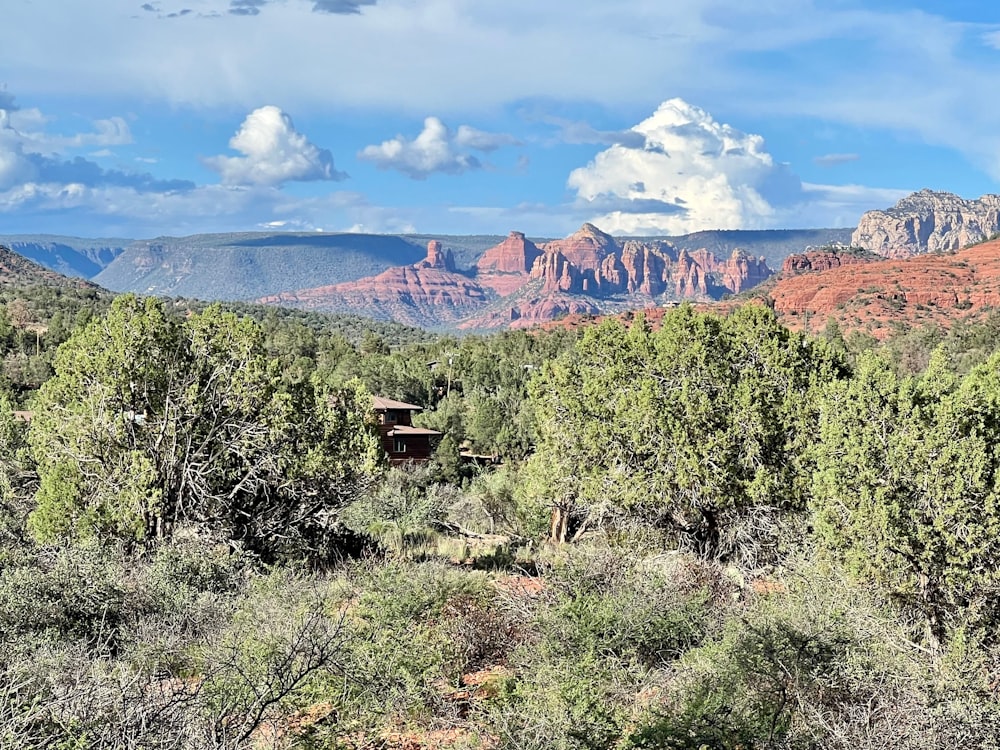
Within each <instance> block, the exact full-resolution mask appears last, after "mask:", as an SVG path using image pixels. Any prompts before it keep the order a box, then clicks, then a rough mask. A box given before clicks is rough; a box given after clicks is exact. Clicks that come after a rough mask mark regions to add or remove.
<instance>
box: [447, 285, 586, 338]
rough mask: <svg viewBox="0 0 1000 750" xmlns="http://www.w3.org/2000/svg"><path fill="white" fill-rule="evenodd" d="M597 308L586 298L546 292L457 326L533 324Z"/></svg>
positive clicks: (525, 325) (523, 326) (511, 326)
mask: <svg viewBox="0 0 1000 750" xmlns="http://www.w3.org/2000/svg"><path fill="white" fill-rule="evenodd" d="M599 312H600V308H599V307H597V305H595V304H594V303H593V302H589V301H587V300H586V299H579V298H577V297H573V296H572V295H566V294H559V293H554V294H547V295H545V296H542V297H536V298H532V299H528V300H519V301H518V304H517V305H516V306H514V307H506V308H504V309H502V310H490V311H488V312H486V313H483V314H481V315H477V316H475V317H473V318H469V319H467V320H464V321H463V322H462V323H460V324H459V328H466V329H474V330H487V329H492V328H532V327H534V326H537V325H539V324H541V323H545V322H547V321H552V320H556V319H558V318H562V317H566V316H588V315H596V314H597V313H599Z"/></svg>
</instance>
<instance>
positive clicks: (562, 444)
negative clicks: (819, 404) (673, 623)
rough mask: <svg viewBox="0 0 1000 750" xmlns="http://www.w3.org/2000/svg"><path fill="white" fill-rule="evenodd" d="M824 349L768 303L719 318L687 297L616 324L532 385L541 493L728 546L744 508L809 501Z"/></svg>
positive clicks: (571, 506)
mask: <svg viewBox="0 0 1000 750" xmlns="http://www.w3.org/2000/svg"><path fill="white" fill-rule="evenodd" d="M839 372H840V370H839V367H838V360H837V359H836V357H834V356H833V355H832V354H831V352H830V351H829V350H828V348H827V347H825V346H824V345H822V344H820V343H810V342H809V341H807V340H806V339H805V338H804V337H803V336H801V335H799V334H794V333H792V332H790V331H789V330H788V329H786V328H784V327H783V326H781V325H780V324H779V323H778V322H777V319H776V318H775V316H774V313H773V312H772V311H771V310H768V309H767V308H762V307H757V306H746V307H743V308H740V309H739V310H737V311H736V312H734V313H733V314H731V315H730V316H728V317H726V318H722V317H719V316H716V315H713V314H708V313H704V314H703V313H697V312H695V311H694V310H693V309H691V308H690V307H688V306H683V307H681V308H679V309H678V310H677V311H675V312H673V313H672V314H670V315H668V316H667V317H666V318H665V319H664V322H663V327H662V328H661V329H660V330H659V331H656V332H653V331H651V330H650V329H649V328H648V326H647V325H646V324H645V321H644V320H642V319H641V318H640V319H637V320H636V322H635V323H634V324H633V325H632V327H631V328H629V329H626V328H625V327H624V326H623V325H622V324H620V323H618V322H615V321H609V322H606V323H603V324H601V325H599V326H596V327H594V328H591V329H589V330H588V331H587V332H586V334H585V335H584V337H583V339H582V340H581V341H580V342H579V344H578V345H577V347H576V349H575V350H574V351H573V352H572V353H571V354H570V355H569V356H565V357H562V358H561V359H559V360H558V361H556V362H553V363H551V364H547V365H546V366H545V367H544V368H543V369H542V372H541V375H540V377H538V378H537V379H535V380H534V382H533V384H532V390H531V394H532V404H533V406H534V408H535V410H536V412H537V418H538V448H537V451H536V453H535V455H534V456H533V457H532V459H531V460H530V463H529V472H528V474H529V477H533V484H534V489H535V492H536V493H541V494H542V495H543V496H545V497H547V498H549V500H550V502H551V504H552V505H553V506H554V507H555V508H556V516H557V518H556V519H554V524H553V532H554V534H553V535H554V536H556V537H557V538H562V537H565V535H566V531H567V526H568V521H567V516H568V515H569V516H571V515H572V514H573V513H574V512H577V513H579V511H580V509H581V508H582V509H583V514H584V517H585V519H586V520H584V521H583V523H584V524H586V523H588V522H593V521H594V520H595V516H596V518H597V519H599V518H600V517H601V516H602V515H603V516H614V515H615V514H617V513H622V512H625V513H628V514H631V515H639V516H640V517H643V518H646V519H649V520H651V521H652V522H654V523H657V524H660V525H663V526H666V527H668V528H671V529H673V530H675V531H676V532H679V533H680V534H681V536H682V538H684V539H686V540H687V541H688V542H689V543H691V544H693V545H694V546H695V547H696V548H697V549H698V550H699V551H700V552H701V553H703V554H706V555H709V556H712V555H716V554H718V553H720V552H722V551H724V550H723V549H722V547H723V546H724V545H722V544H721V543H722V535H723V533H724V531H725V528H724V527H725V526H726V525H727V522H728V521H731V520H732V519H733V518H734V517H736V516H738V515H739V514H740V513H742V512H744V511H745V509H747V508H749V507H754V508H760V509H764V508H769V509H774V510H776V511H779V512H781V511H786V510H792V509H801V508H803V507H804V505H805V500H806V496H807V492H808V487H809V481H808V479H809V475H810V472H811V465H810V463H809V458H808V451H807V448H808V442H809V439H810V434H811V431H812V424H813V423H814V419H815V412H814V409H813V407H812V404H813V398H812V391H813V388H814V386H815V385H816V384H817V383H819V382H822V381H823V380H825V379H828V378H832V377H836V376H837V375H838V374H839Z"/></svg>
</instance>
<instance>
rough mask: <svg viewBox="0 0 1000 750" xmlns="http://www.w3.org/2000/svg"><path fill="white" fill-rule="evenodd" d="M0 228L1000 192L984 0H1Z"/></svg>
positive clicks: (799, 224)
mask: <svg viewBox="0 0 1000 750" xmlns="http://www.w3.org/2000/svg"><path fill="white" fill-rule="evenodd" d="M3 16H4V18H3V26H4V29H5V31H6V32H7V33H5V34H4V42H3V44H0V234H60V235H73V236H80V237H104V238H136V239H137V238H150V237H156V236H161V235H170V236H183V235H189V234H195V233H202V232H234V231H267V230H282V231H309V232H311V231H327V232H334V231H337V232H340V231H356V232H376V233H398V232H415V233H426V234H440V235H449V234H506V233H507V232H509V231H511V230H518V231H523V232H526V233H527V234H529V235H530V236H538V237H557V236H564V235H566V234H568V233H570V232H572V231H573V230H574V229H576V228H578V227H579V226H580V224H582V223H583V222H585V221H590V222H593V223H595V224H596V225H597V226H598V227H600V228H602V229H604V230H605V231H607V232H611V233H613V234H619V235H640V234H643V235H673V234H683V233H687V232H692V231H698V230H703V229H768V228H804V227H849V226H854V225H856V224H857V221H858V219H859V217H860V215H861V213H862V212H864V211H866V210H869V209H875V208H887V207H888V206H890V205H892V204H893V203H895V202H896V201H897V200H898V199H899V198H901V197H903V196H904V195H906V194H908V193H910V192H913V191H915V190H919V189H922V188H931V189H934V190H942V191H948V192H953V193H957V194H958V195H961V196H962V197H966V198H974V197H978V196H980V195H983V194H986V193H998V192H1000V97H998V96H997V95H996V90H997V85H998V83H997V82H998V81H1000V6H996V4H995V3H992V2H985V1H984V0H950V1H949V2H940V1H938V0H935V1H934V2H931V1H930V0H921V1H917V0H913V1H904V0H864V1H861V0H756V2H753V3H750V2H747V1H746V0H670V1H669V2H668V1H667V0H616V1H615V2H613V3H612V2H607V0H544V2H542V1H540V0H504V1H503V2H497V1H495V0H155V1H154V0H150V2H145V3H144V2H136V1H135V0H101V1H100V2H96V3H95V2H93V0H87V1H86V2H84V0H60V2H59V3H58V4H57V5H54V4H53V3H51V2H45V1H43V0H4V13H3Z"/></svg>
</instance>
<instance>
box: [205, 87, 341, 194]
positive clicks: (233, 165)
mask: <svg viewBox="0 0 1000 750" xmlns="http://www.w3.org/2000/svg"><path fill="white" fill-rule="evenodd" d="M229 146H230V147H231V148H232V149H233V150H234V151H238V152H240V153H241V154H243V156H213V157H209V158H206V159H204V160H203V162H204V164H205V166H207V167H209V168H210V169H212V170H214V171H216V172H218V173H219V176H220V177H221V178H222V183H223V184H225V185H281V184H283V183H285V182H290V181H293V180H296V181H310V180H342V179H345V178H346V177H347V175H346V174H344V173H343V172H338V171H337V170H336V169H335V168H334V165H333V156H332V155H331V154H330V152H329V151H328V150H326V149H321V148H319V147H318V146H316V145H314V144H313V143H311V142H310V141H309V139H308V138H306V137H305V136H304V135H303V134H302V133H299V132H298V131H297V130H296V129H295V125H294V124H293V123H292V118H291V117H289V116H288V115H287V114H285V113H284V112H282V111H281V110H280V109H279V108H278V107H275V106H272V105H268V106H264V107H260V108H258V109H255V110H254V111H253V112H251V113H250V114H249V115H247V117H246V119H245V120H244V121H243V124H242V125H241V126H240V129H239V131H238V132H237V133H236V135H234V136H233V137H232V138H231V139H230V140H229Z"/></svg>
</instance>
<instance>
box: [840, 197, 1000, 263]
mask: <svg viewBox="0 0 1000 750" xmlns="http://www.w3.org/2000/svg"><path fill="white" fill-rule="evenodd" d="M997 232H1000V195H984V196H983V197H982V198H980V199H978V200H965V199H963V198H959V197H958V196H957V195H952V194H951V193H939V192H934V191H931V190H921V191H920V192H919V193H913V194H912V195H910V196H907V197H906V198H903V199H902V200H901V201H899V203H897V204H896V205H895V206H893V207H892V208H890V209H888V210H885V211H868V212H867V213H865V214H864V215H863V216H862V217H861V221H860V223H859V224H858V228H857V229H856V230H855V231H854V234H853V235H851V244H852V245H854V246H855V247H861V248H864V249H866V250H870V251H872V252H873V253H877V254H878V255H882V256H884V257H886V258H908V257H910V256H913V255H919V254H921V253H929V252H940V251H946V250H958V249H960V248H963V247H966V246H968V245H971V244H973V243H975V242H982V241H983V240H986V239H989V238H990V237H992V236H993V235H995V234H996V233H997Z"/></svg>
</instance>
